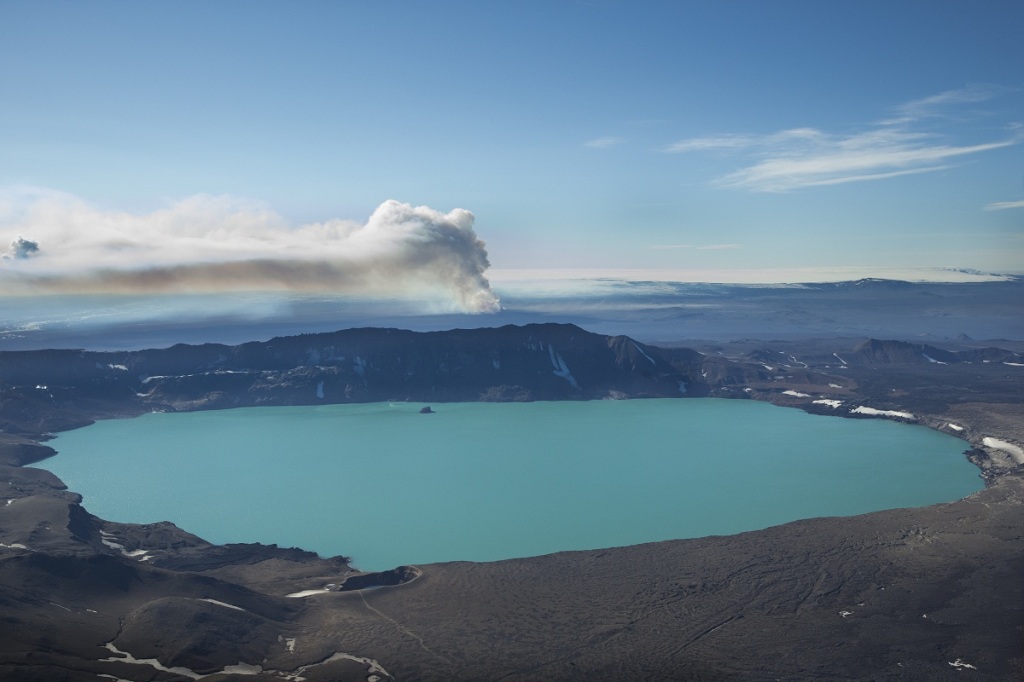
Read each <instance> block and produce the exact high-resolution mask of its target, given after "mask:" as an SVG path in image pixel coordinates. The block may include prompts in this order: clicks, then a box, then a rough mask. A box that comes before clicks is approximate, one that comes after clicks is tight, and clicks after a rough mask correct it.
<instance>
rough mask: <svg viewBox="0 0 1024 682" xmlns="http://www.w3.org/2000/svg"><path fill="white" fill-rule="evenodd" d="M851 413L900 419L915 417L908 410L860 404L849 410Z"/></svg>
mask: <svg viewBox="0 0 1024 682" xmlns="http://www.w3.org/2000/svg"><path fill="white" fill-rule="evenodd" d="M850 412H851V413H852V414H869V415H871V416H873V417H899V418H900V419H917V417H915V416H914V415H912V414H910V413H909V412H900V411H899V410H876V409H875V408H873V407H865V406H864V405H860V406H858V407H855V408H853V409H852V410H850Z"/></svg>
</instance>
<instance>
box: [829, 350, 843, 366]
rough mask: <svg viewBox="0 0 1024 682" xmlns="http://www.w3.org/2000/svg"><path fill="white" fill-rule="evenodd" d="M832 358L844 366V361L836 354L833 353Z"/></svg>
mask: <svg viewBox="0 0 1024 682" xmlns="http://www.w3.org/2000/svg"><path fill="white" fill-rule="evenodd" d="M832 357H834V358H835V359H836V360H838V361H839V362H841V363H843V364H844V365H845V364H846V360H843V359H842V358H841V357H839V354H838V353H833V354H832Z"/></svg>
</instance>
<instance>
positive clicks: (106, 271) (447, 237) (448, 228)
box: [0, 191, 500, 312]
mask: <svg viewBox="0 0 1024 682" xmlns="http://www.w3.org/2000/svg"><path fill="white" fill-rule="evenodd" d="M26 194H28V195H29V196H27V197H26V196H25V195H26ZM473 223H474V216H473V214H472V213H470V212H469V211H466V210H463V209H455V210H452V211H450V212H448V213H442V212H440V211H436V210H434V209H432V208H429V207H426V206H411V205H409V204H404V203H400V202H398V201H393V200H392V201H386V202H384V203H383V204H381V205H380V206H379V207H378V208H377V209H376V210H375V211H374V212H373V214H372V215H371V216H370V218H369V219H368V220H367V222H366V223H365V224H359V223H355V222H352V221H344V220H332V221H327V222H324V223H314V224H308V225H302V226H298V227H293V226H289V225H287V224H286V223H285V221H284V220H283V218H282V217H281V216H280V215H278V214H277V213H275V212H273V211H272V210H270V209H268V208H266V207H264V206H261V205H258V204H253V203H251V202H250V203H246V202H241V201H239V200H237V199H233V198H228V197H210V196H198V197H192V198H190V199H186V200H184V201H181V202H178V203H177V204H175V205H173V206H172V207H170V208H168V209H165V210H161V211H155V212H153V213H148V214H133V213H127V212H119V211H103V210H99V209H96V208H93V207H91V206H89V205H87V204H86V203H85V202H83V201H81V200H79V199H77V198H75V197H70V196H67V195H62V194H57V193H53V192H40V191H35V192H31V193H28V192H24V191H22V192H21V193H20V196H18V197H16V200H11V199H10V198H8V199H7V200H6V201H5V200H3V199H0V239H2V238H4V237H6V238H7V239H8V240H10V244H11V246H10V249H9V250H8V251H7V253H6V254H4V256H3V260H2V261H0V293H2V294H7V295H31V294H76V293H83V294H84V293H88V294H159V293H204V292H231V291H296V292H309V293H327V294H338V295H351V296H363V297H368V298H379V297H399V298H412V299H417V300H426V301H429V302H430V304H431V305H432V306H433V307H435V308H447V309H450V310H458V311H463V312H493V311H496V310H498V309H499V307H500V305H499V301H498V298H497V296H496V295H495V294H494V292H493V291H492V290H491V287H490V284H489V282H488V281H487V279H486V278H485V277H484V273H485V271H486V270H487V268H488V267H489V265H490V264H489V263H488V260H487V251H486V248H485V245H484V243H483V242H482V241H481V240H480V239H478V238H477V236H476V233H475V232H474V231H473Z"/></svg>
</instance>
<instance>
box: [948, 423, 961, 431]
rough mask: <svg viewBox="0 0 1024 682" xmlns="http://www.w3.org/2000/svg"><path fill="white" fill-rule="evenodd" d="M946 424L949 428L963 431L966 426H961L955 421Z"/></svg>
mask: <svg viewBox="0 0 1024 682" xmlns="http://www.w3.org/2000/svg"><path fill="white" fill-rule="evenodd" d="M946 426H947V427H948V428H951V429H953V430H954V431H963V430H964V427H962V426H960V425H959V424H954V423H953V422H949V423H948V424H946Z"/></svg>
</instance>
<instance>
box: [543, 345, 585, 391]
mask: <svg viewBox="0 0 1024 682" xmlns="http://www.w3.org/2000/svg"><path fill="white" fill-rule="evenodd" d="M548 354H549V355H550V356H551V365H552V366H553V367H554V368H555V371H554V375H555V376H556V377H562V378H563V379H565V380H566V381H568V382H569V385H570V386H572V387H573V388H579V387H580V385H579V384H578V383H576V377H574V376H573V375H572V372H570V371H569V368H568V367H567V366H566V364H565V360H563V359H562V355H561V354H560V353H556V352H555V347H554V346H553V345H549V346H548Z"/></svg>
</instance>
